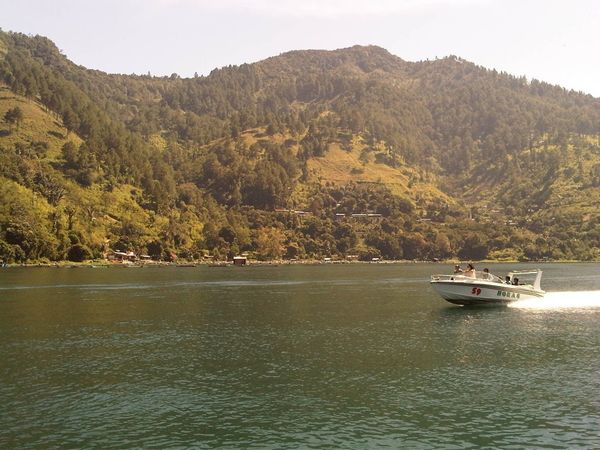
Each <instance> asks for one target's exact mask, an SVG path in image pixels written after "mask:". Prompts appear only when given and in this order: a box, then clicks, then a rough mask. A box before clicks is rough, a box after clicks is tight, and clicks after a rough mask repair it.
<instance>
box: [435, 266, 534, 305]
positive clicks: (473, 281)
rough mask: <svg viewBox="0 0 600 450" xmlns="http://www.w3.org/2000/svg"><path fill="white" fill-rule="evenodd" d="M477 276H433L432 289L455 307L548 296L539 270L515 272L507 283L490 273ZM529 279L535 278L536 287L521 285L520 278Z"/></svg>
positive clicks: (506, 280)
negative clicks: (529, 276) (527, 277)
mask: <svg viewBox="0 0 600 450" xmlns="http://www.w3.org/2000/svg"><path fill="white" fill-rule="evenodd" d="M473 275H474V276H467V275H463V274H460V273H458V274H454V275H432V276H431V286H432V287H433V288H434V289H435V290H436V291H437V293H438V294H440V295H441V296H442V298H444V299H445V300H447V301H449V302H450V303H454V304H455V305H498V304H506V303H510V302H513V301H516V300H527V299H535V298H542V297H544V294H545V292H544V291H543V290H542V288H541V282H542V271H541V270H539V269H536V270H519V271H513V272H510V273H509V274H508V275H507V277H506V279H505V280H502V279H501V278H499V277H497V276H495V275H492V274H491V273H486V272H475V273H474V274H473ZM528 275H535V279H534V281H533V284H521V282H520V277H522V276H528Z"/></svg>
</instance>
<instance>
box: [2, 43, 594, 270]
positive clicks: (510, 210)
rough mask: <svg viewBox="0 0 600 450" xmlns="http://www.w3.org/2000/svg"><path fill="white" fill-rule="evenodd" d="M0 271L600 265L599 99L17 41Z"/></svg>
mask: <svg viewBox="0 0 600 450" xmlns="http://www.w3.org/2000/svg"><path fill="white" fill-rule="evenodd" d="M0 83H2V85H1V91H0V118H3V119H4V120H3V121H2V123H1V124H0V159H1V161H0V177H2V178H1V179H2V187H0V258H3V259H4V260H8V261H27V260H44V259H47V260H61V259H72V260H81V259H85V258H90V257H101V256H102V255H103V254H105V253H106V252H107V250H108V249H109V248H111V249H113V250H124V251H125V250H132V251H135V252H136V253H138V254H150V255H152V256H153V257H156V258H163V259H174V258H176V257H180V258H197V257H199V256H201V255H208V254H210V255H212V256H214V257H217V258H224V257H226V256H229V257H231V256H232V255H233V254H236V253H240V252H249V253H250V254H253V255H255V256H256V257H258V258H264V259H267V258H278V257H287V258H311V257H312V258H322V257H326V256H331V257H344V256H347V255H358V256H359V257H360V258H362V259H370V258H372V257H384V258H388V259H402V258H404V259H431V258H440V259H441V258H448V257H458V258H463V259H483V258H493V259H507V260H508V259H521V260H530V259H552V260H556V259H580V260H591V259H599V258H600V251H599V247H600V245H599V244H600V218H599V214H598V204H599V201H600V100H599V99H596V98H593V97H592V96H590V95H585V94H583V93H580V92H573V91H567V90H565V89H563V88H560V87H558V86H552V85H549V84H547V83H544V82H541V81H537V80H527V79H525V78H524V77H514V76H511V75H509V74H506V73H498V72H496V71H493V70H487V69H485V68H482V67H479V66H476V65H475V64H472V63H470V62H468V61H465V60H462V59H460V58H458V57H454V56H451V57H447V58H444V59H439V60H435V61H422V62H416V63H413V62H407V61H404V60H402V59H401V58H398V57H396V56H394V55H392V54H390V53H389V52H387V51H386V50H384V49H382V48H379V47H374V46H369V47H361V46H355V47H352V48H347V49H340V50H335V51H319V50H307V51H293V52H288V53H284V54H282V55H279V56H275V57H272V58H269V59H266V60H264V61H260V62H257V63H254V64H243V65H241V66H230V67H225V68H222V69H215V70H214V71H213V72H211V73H210V75H208V76H202V77H193V78H181V77H179V76H178V75H177V74H173V75H171V76H169V77H153V76H150V75H144V76H139V75H112V74H106V73H103V72H100V71H97V70H89V69H86V68H84V67H81V66H78V65H76V64H74V63H72V62H71V61H69V60H68V59H67V58H66V57H65V56H64V55H62V54H61V52H60V51H59V50H58V49H57V47H56V46H55V45H54V43H52V42H51V41H50V40H48V39H46V38H44V37H40V36H25V35H22V34H18V33H5V32H1V33H0Z"/></svg>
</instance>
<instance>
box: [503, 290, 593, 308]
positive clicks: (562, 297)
mask: <svg viewBox="0 0 600 450" xmlns="http://www.w3.org/2000/svg"><path fill="white" fill-rule="evenodd" d="M509 306H510V307H512V308H523V309H570V308H573V309H582V308H600V291H565V292H546V295H545V296H544V298H536V299H531V300H518V301H516V302H512V303H510V304H509Z"/></svg>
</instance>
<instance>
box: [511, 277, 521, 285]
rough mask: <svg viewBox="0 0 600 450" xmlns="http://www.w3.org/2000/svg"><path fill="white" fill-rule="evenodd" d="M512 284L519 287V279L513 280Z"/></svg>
mask: <svg viewBox="0 0 600 450" xmlns="http://www.w3.org/2000/svg"><path fill="white" fill-rule="evenodd" d="M512 284H514V285H515V286H518V285H519V279H518V278H513V282H512Z"/></svg>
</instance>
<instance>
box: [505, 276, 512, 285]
mask: <svg viewBox="0 0 600 450" xmlns="http://www.w3.org/2000/svg"><path fill="white" fill-rule="evenodd" d="M504 282H505V283H506V284H512V283H511V282H510V276H508V275H506V276H505V277H504Z"/></svg>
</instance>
